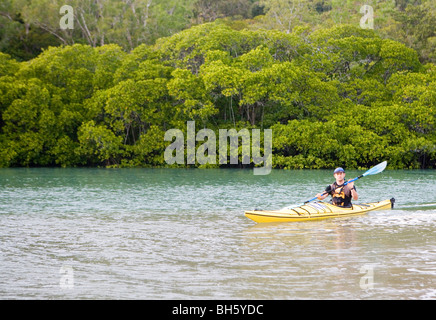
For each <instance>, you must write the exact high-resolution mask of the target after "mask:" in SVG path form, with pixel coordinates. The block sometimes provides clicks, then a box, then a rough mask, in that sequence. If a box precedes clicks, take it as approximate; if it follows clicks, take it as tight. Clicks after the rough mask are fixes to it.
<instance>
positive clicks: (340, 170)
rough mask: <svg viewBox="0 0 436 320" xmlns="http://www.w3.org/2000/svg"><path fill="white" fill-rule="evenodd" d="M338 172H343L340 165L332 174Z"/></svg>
mask: <svg viewBox="0 0 436 320" xmlns="http://www.w3.org/2000/svg"><path fill="white" fill-rule="evenodd" d="M338 172H345V170H344V169H343V168H341V167H339V168H336V169H335V171H334V172H333V174H335V173H338Z"/></svg>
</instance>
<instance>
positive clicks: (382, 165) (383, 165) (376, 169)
mask: <svg viewBox="0 0 436 320" xmlns="http://www.w3.org/2000/svg"><path fill="white" fill-rule="evenodd" d="M387 164H388V163H387V162H386V161H383V162H382V163H379V164H378V165H376V166H375V167H372V168H371V169H369V170H368V171H366V172H365V173H364V174H362V175H360V176H358V177H356V178H354V179H351V180H348V181H345V183H344V186H346V185H347V184H349V183H350V182H353V181H356V180H357V179H360V178H363V177H366V176H371V175H374V174H377V173H380V172H382V171H383V170H384V169H385V168H386V165H387ZM326 193H327V191H324V192H323V193H322V194H321V196H323V195H325V194H326ZM316 199H318V198H317V197H313V198H312V199H310V200H307V201H305V202H304V204H306V203H308V202H311V201H313V200H316Z"/></svg>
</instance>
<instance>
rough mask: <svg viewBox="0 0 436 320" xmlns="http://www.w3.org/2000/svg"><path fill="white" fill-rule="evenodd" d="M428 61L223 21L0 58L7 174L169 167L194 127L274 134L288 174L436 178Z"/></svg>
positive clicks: (350, 41)
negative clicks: (403, 172)
mask: <svg viewBox="0 0 436 320" xmlns="http://www.w3.org/2000/svg"><path fill="white" fill-rule="evenodd" d="M419 58H420V57H419V55H418V54H417V52H416V51H415V50H414V49H412V48H410V47H408V46H406V45H405V44H403V43H401V42H397V41H394V40H391V39H385V38H382V37H380V36H379V35H377V32H376V31H374V30H364V29H361V28H360V27H359V26H358V25H357V26H356V25H335V26H333V27H331V28H319V29H317V30H315V31H310V30H308V29H305V28H294V29H293V31H291V32H289V33H287V32H283V31H278V30H275V29H271V30H265V29H259V30H251V29H242V30H239V29H235V28H232V27H230V26H229V25H228V23H227V22H225V21H216V22H213V23H206V24H201V25H198V26H194V27H192V28H190V29H186V30H183V31H181V32H179V33H177V34H175V35H173V36H170V37H166V38H160V39H158V40H157V41H156V43H155V44H152V45H145V44H141V45H139V46H137V47H135V48H134V49H133V50H131V51H130V52H126V51H125V50H124V49H123V47H121V46H120V45H116V44H109V45H108V44H105V45H102V46H93V45H91V44H73V45H65V46H57V47H51V48H49V49H48V50H44V51H43V52H42V53H41V54H40V55H38V56H37V57H36V58H34V59H31V60H29V61H27V62H17V61H16V60H15V59H13V58H11V56H9V55H7V54H4V53H0V114H1V120H0V121H1V122H0V130H1V131H0V165H1V166H54V165H55V166H81V165H92V166H95V165H116V166H163V165H166V163H165V161H164V151H165V148H166V146H167V145H168V144H169V142H166V141H165V140H164V134H165V131H166V130H168V129H171V128H178V129H181V130H182V131H183V132H186V122H187V121H190V120H195V121H196V123H197V127H198V128H197V130H199V129H201V128H203V127H207V128H210V129H212V130H215V131H216V132H218V129H222V128H236V129H237V130H239V129H241V128H261V129H266V128H271V129H272V131H273V165H274V166H275V167H277V168H331V167H334V166H338V165H343V166H346V167H348V168H359V167H368V166H371V165H373V164H376V163H378V162H381V161H383V160H388V163H389V164H390V167H391V168H435V167H436V147H435V146H436V130H435V126H436V111H435V106H436V66H435V65H434V64H432V63H427V64H422V62H420V59H419ZM217 163H218V162H217ZM240 163H241V162H240Z"/></svg>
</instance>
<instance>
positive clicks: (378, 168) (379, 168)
mask: <svg viewBox="0 0 436 320" xmlns="http://www.w3.org/2000/svg"><path fill="white" fill-rule="evenodd" d="M387 164H388V162H387V161H383V162H382V163H379V164H378V165H376V166H375V167H372V168H371V169H369V170H368V171H366V172H365V173H364V174H362V176H364V177H365V176H370V175H373V174H377V173H380V172H382V171H383V170H384V169H385V168H386V165H387Z"/></svg>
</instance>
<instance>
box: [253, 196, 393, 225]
mask: <svg viewBox="0 0 436 320" xmlns="http://www.w3.org/2000/svg"><path fill="white" fill-rule="evenodd" d="M394 202H395V199H394V198H392V199H389V200H383V201H379V202H372V203H361V204H353V205H352V207H351V208H343V207H338V206H335V205H333V204H331V203H328V202H322V201H319V202H312V203H308V204H305V205H302V206H300V207H295V208H290V209H282V210H277V211H265V210H252V211H245V216H246V217H247V218H250V219H251V220H253V221H255V222H258V223H265V222H295V221H307V220H317V219H327V218H336V217H350V216H355V215H359V214H364V213H366V212H369V211H373V210H383V209H391V208H393V206H394Z"/></svg>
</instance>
